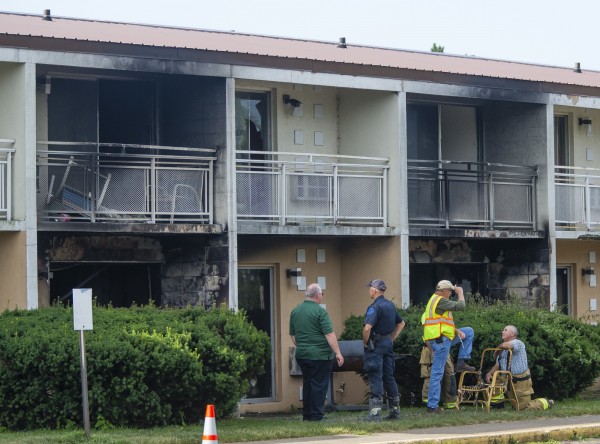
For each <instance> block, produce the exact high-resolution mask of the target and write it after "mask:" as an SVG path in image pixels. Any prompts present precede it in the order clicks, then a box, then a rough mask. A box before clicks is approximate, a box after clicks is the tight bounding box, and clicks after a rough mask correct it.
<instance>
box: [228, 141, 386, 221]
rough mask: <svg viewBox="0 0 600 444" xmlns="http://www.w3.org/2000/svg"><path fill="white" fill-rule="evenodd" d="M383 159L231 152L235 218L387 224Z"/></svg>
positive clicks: (244, 219) (384, 165) (270, 152)
mask: <svg viewBox="0 0 600 444" xmlns="http://www.w3.org/2000/svg"><path fill="white" fill-rule="evenodd" d="M388 163H389V160H388V159H387V158H379V157H360V156H343V155H325V154H313V153H290V152H273V151H269V152H265V151H237V159H236V170H237V174H236V175H237V219H238V221H242V222H244V221H245V222H252V223H255V224H271V225H280V226H289V225H300V226H302V225H333V226H338V225H348V226H370V227H387V226H388V199H387V174H388V168H389V166H388Z"/></svg>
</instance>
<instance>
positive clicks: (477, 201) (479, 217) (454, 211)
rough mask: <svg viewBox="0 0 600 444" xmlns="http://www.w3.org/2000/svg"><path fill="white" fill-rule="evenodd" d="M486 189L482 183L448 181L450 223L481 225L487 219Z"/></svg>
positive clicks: (485, 185)
mask: <svg viewBox="0 0 600 444" xmlns="http://www.w3.org/2000/svg"><path fill="white" fill-rule="evenodd" d="M487 187H488V185H487V184H486V183H484V182H477V181H475V180H472V181H449V184H448V214H449V219H450V221H451V223H452V222H453V221H455V222H457V223H460V222H466V223H469V222H470V223H474V224H477V223H481V222H486V221H487V219H488V217H487Z"/></svg>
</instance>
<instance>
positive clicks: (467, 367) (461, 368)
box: [456, 358, 475, 373]
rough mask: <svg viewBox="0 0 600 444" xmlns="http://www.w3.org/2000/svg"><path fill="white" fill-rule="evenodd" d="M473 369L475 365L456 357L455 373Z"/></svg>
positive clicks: (472, 370)
mask: <svg viewBox="0 0 600 444" xmlns="http://www.w3.org/2000/svg"><path fill="white" fill-rule="evenodd" d="M474 371H475V367H473V366H472V365H469V364H467V363H466V362H465V360H464V359H460V358H459V359H458V362H457V363H456V373H462V372H474Z"/></svg>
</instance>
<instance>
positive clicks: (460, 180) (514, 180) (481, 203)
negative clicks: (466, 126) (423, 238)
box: [408, 160, 537, 230]
mask: <svg viewBox="0 0 600 444" xmlns="http://www.w3.org/2000/svg"><path fill="white" fill-rule="evenodd" d="M536 180H537V168H536V167H532V166H521V165H519V166H517V165H505V164H497V163H480V162H459V161H440V160H435V161H434V160H409V162H408V218H409V224H410V227H411V228H413V227H437V228H442V229H451V228H459V229H478V230H534V229H535V227H536Z"/></svg>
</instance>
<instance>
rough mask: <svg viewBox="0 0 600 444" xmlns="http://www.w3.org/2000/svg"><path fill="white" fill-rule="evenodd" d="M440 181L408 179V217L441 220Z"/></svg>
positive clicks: (432, 220)
mask: <svg viewBox="0 0 600 444" xmlns="http://www.w3.org/2000/svg"><path fill="white" fill-rule="evenodd" d="M440 205H441V203H440V181H439V180H436V179H409V180H408V217H409V219H411V220H421V221H431V222H435V223H438V222H439V221H440V213H441V208H440Z"/></svg>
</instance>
